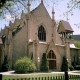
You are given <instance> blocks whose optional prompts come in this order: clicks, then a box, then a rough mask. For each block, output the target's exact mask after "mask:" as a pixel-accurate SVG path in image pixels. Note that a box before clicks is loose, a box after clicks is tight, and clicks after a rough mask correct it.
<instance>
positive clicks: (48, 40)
mask: <svg viewBox="0 0 80 80" xmlns="http://www.w3.org/2000/svg"><path fill="white" fill-rule="evenodd" d="M29 4H30V3H28V13H27V14H25V13H24V12H23V11H22V14H21V18H20V19H15V21H14V23H12V22H10V24H9V26H8V27H5V28H4V30H2V31H1V38H0V61H1V62H0V65H1V64H2V62H3V60H4V56H5V55H7V56H8V61H9V64H10V66H11V68H12V67H13V66H14V63H15V61H16V60H17V59H19V58H20V57H24V56H28V57H29V58H31V59H33V61H34V63H35V64H36V66H37V69H38V70H39V69H40V63H41V58H42V54H43V53H46V55H47V61H48V66H49V69H50V70H57V71H60V69H61V64H62V59H63V56H66V58H67V60H68V63H69V64H71V63H72V62H73V61H74V60H75V61H76V62H77V61H78V62H79V53H80V50H79V49H78V48H76V47H71V46H70V44H73V40H72V37H71V36H72V33H73V30H72V28H71V26H70V24H69V23H68V22H66V21H63V20H61V21H60V23H59V25H58V28H57V25H56V22H55V20H54V11H52V19H51V17H50V15H49V13H48V11H47V10H46V8H45V6H44V4H43V1H41V3H40V4H39V6H38V7H36V8H35V9H34V10H32V11H30V5H29ZM74 58H75V59H74Z"/></svg>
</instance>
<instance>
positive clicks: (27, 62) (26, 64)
mask: <svg viewBox="0 0 80 80" xmlns="http://www.w3.org/2000/svg"><path fill="white" fill-rule="evenodd" d="M14 69H15V72H17V73H27V72H33V71H35V69H36V66H35V64H34V63H33V61H32V60H31V59H29V58H27V57H23V58H20V59H18V60H17V61H16V63H15V65H14Z"/></svg>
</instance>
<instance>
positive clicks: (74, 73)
mask: <svg viewBox="0 0 80 80" xmlns="http://www.w3.org/2000/svg"><path fill="white" fill-rule="evenodd" d="M14 72H15V71H7V72H1V73H0V74H3V75H15V74H14ZM76 72H80V71H69V72H68V74H72V75H80V73H76ZM50 73H52V74H64V72H50ZM30 74H45V73H37V72H36V73H29V74H28V75H30ZM48 74H49V73H48Z"/></svg>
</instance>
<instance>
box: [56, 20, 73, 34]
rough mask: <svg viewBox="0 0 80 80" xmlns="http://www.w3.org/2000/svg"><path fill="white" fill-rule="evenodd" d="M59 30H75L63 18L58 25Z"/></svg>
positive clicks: (59, 31) (60, 31)
mask: <svg viewBox="0 0 80 80" xmlns="http://www.w3.org/2000/svg"><path fill="white" fill-rule="evenodd" d="M57 31H58V33H62V32H69V33H71V32H73V29H72V28H71V26H70V24H69V22H67V21H63V20H61V21H60V22H59V26H58V30H57Z"/></svg>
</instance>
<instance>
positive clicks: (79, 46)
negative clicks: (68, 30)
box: [74, 40, 80, 48]
mask: <svg viewBox="0 0 80 80" xmlns="http://www.w3.org/2000/svg"><path fill="white" fill-rule="evenodd" d="M74 44H75V46H76V47H77V48H80V41H77V40H76V41H75V42H74Z"/></svg>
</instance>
